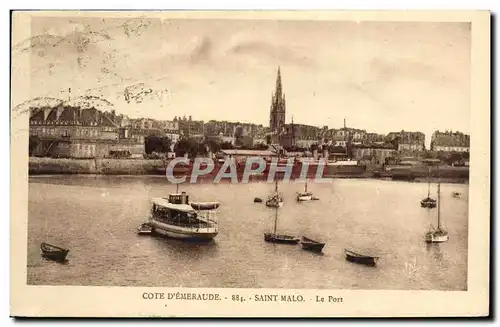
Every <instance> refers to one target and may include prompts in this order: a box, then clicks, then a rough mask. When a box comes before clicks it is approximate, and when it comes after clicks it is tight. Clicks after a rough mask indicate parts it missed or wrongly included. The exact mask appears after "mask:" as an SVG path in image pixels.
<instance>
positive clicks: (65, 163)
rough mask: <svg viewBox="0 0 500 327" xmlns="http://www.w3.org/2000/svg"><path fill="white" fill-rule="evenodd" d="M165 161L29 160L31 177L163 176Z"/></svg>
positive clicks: (35, 158) (31, 158) (34, 158)
mask: <svg viewBox="0 0 500 327" xmlns="http://www.w3.org/2000/svg"><path fill="white" fill-rule="evenodd" d="M164 167H165V163H164V162H163V160H153V159H55V158H37V157H30V158H29V174H30V175H52V174H56V175H57V174H103V175H163V174H165V168H164Z"/></svg>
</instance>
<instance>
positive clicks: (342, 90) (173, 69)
mask: <svg viewBox="0 0 500 327" xmlns="http://www.w3.org/2000/svg"><path fill="white" fill-rule="evenodd" d="M12 51H13V52H12V53H13V56H25V57H28V58H29V62H30V64H31V67H30V73H29V74H30V86H29V89H30V92H29V96H28V97H29V98H26V99H23V101H24V100H30V99H33V98H44V99H45V98H56V99H62V100H68V101H69V102H72V101H73V102H78V101H81V100H78V99H81V98H79V97H81V96H91V97H98V98H100V99H104V100H105V101H103V100H95V99H96V98H94V100H92V101H94V102H96V103H97V102H98V103H99V105H100V106H101V107H100V109H103V110H111V109H114V110H115V111H116V112H117V113H123V114H126V115H129V116H130V117H151V118H156V119H173V117H174V116H182V115H186V116H189V115H191V116H192V117H193V119H195V120H205V121H207V120H210V119H215V120H228V121H240V122H252V123H257V124H263V125H265V126H267V125H268V124H269V108H270V102H271V95H272V92H273V90H274V87H275V82H276V73H277V67H278V66H280V67H281V75H282V83H283V90H284V92H285V95H286V103H287V117H286V120H287V122H290V121H291V119H292V116H293V119H294V122H295V123H302V124H309V125H316V126H324V125H327V126H329V127H330V128H338V127H341V126H342V125H343V120H344V118H346V120H347V125H348V126H349V127H354V128H361V129H366V130H367V131H368V132H377V133H383V134H385V133H388V132H391V131H400V130H406V131H422V132H424V133H425V134H426V143H427V144H429V142H430V136H431V134H432V132H433V131H434V130H437V129H439V130H453V131H457V130H458V131H462V132H465V133H469V121H470V66H471V63H470V52H471V35H470V25H469V24H468V23H429V22H355V21H352V22H349V21H285V20H281V21H277V20H258V21H257V20H221V19H219V20H206V19H160V18H149V19H148V18H144V17H137V18H135V19H126V18H106V19H101V18H96V17H93V18H90V17H79V16H78V17H77V16H75V17H35V18H33V19H32V21H31V38H29V39H26V40H22V41H21V42H18V43H17V44H14V45H13V50H12ZM13 73H16V72H15V71H14V72H13ZM70 89H71V91H70ZM38 101H49V100H38ZM14 105H16V104H14Z"/></svg>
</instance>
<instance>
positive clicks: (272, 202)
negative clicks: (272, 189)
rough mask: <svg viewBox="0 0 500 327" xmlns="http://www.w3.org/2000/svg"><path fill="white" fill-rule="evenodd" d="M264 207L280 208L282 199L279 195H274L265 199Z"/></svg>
mask: <svg viewBox="0 0 500 327" xmlns="http://www.w3.org/2000/svg"><path fill="white" fill-rule="evenodd" d="M266 206H267V207H271V208H281V207H282V206H283V197H282V196H281V194H274V195H271V196H269V197H268V198H267V200H266Z"/></svg>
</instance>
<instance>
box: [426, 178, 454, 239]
mask: <svg viewBox="0 0 500 327" xmlns="http://www.w3.org/2000/svg"><path fill="white" fill-rule="evenodd" d="M437 207H438V210H437V212H438V213H437V218H438V219H437V220H438V221H437V223H438V224H437V228H434V227H433V226H432V225H431V228H430V230H429V231H428V232H427V233H425V241H426V242H427V243H442V242H446V241H448V239H449V237H448V232H447V231H446V230H445V229H444V228H443V227H442V226H441V183H438V201H437Z"/></svg>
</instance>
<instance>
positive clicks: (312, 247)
mask: <svg viewBox="0 0 500 327" xmlns="http://www.w3.org/2000/svg"><path fill="white" fill-rule="evenodd" d="M300 244H302V249H304V250H308V251H312V252H321V251H323V248H324V247H325V243H322V242H318V241H315V240H313V239H310V238H308V237H305V236H302V238H301V240H300Z"/></svg>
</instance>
